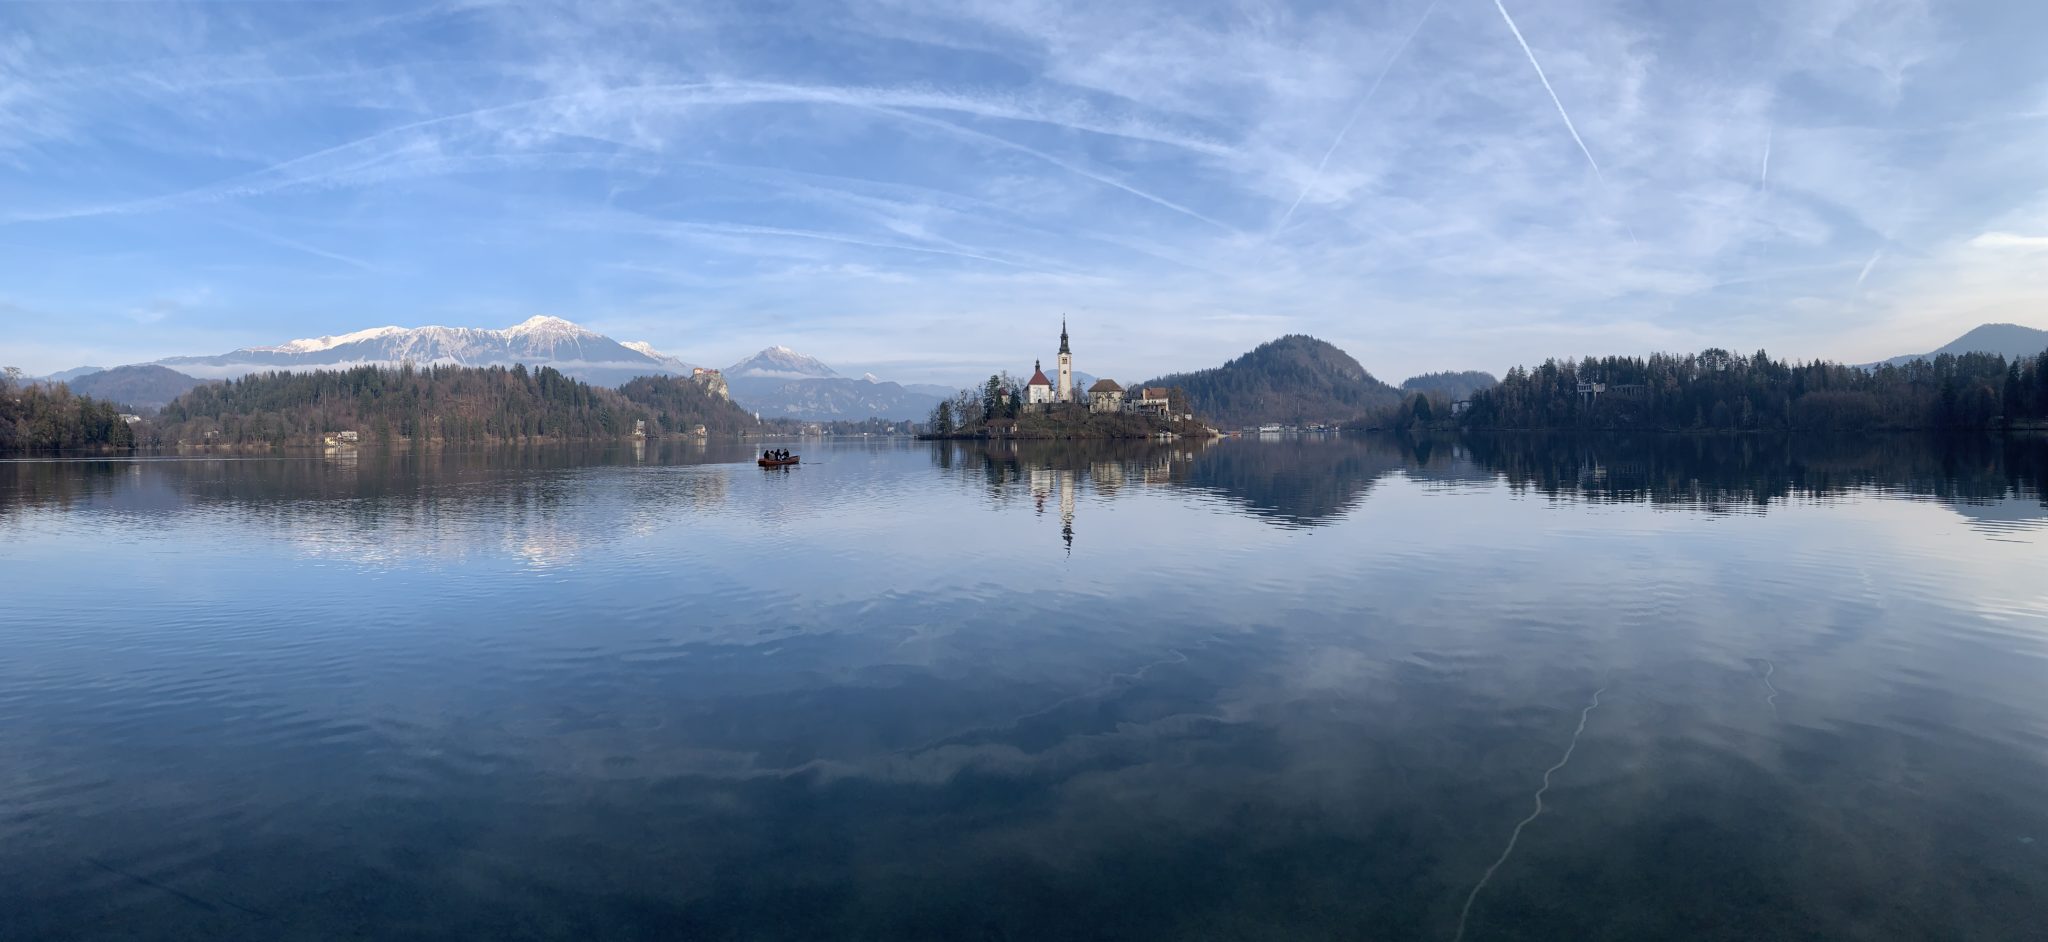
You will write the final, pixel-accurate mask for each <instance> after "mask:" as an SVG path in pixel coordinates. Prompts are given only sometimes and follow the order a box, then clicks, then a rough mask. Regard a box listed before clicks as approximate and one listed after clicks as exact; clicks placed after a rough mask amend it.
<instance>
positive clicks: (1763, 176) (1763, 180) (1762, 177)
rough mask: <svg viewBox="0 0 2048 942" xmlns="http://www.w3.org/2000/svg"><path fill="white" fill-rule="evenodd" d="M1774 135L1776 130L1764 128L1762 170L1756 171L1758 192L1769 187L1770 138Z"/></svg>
mask: <svg viewBox="0 0 2048 942" xmlns="http://www.w3.org/2000/svg"><path fill="white" fill-rule="evenodd" d="M1776 133H1777V129H1776V128H1766V129H1765V130H1764V165H1763V169H1762V170H1759V171H1757V175H1756V188H1757V189H1758V190H1768V189H1770V187H1771V138H1772V137H1773V136H1774V135H1775V134H1776Z"/></svg>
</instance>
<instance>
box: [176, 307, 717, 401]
mask: <svg viewBox="0 0 2048 942" xmlns="http://www.w3.org/2000/svg"><path fill="white" fill-rule="evenodd" d="M155 362H156V364H157V365H159V366H167V367H170V368H171V369H174V370H177V371H179V372H181V373H185V374H188V375H191V376H197V377H200V378H202V379H223V378H228V377H234V376H242V375H245V374H248V373H257V372H264V371H269V370H332V369H347V368H349V367H355V366H397V365H399V364H403V363H411V364H413V365H415V366H432V365H451V366H511V365H513V364H518V363H523V364H526V365H528V366H551V367H554V368H555V369H557V370H560V371H562V372H563V373H565V374H567V375H569V376H573V377H576V378H577V379H581V380H584V381H586V382H590V383H595V384H598V385H603V386H616V385H618V384H620V383H623V382H625V381H626V380H629V379H632V378H633V377H635V376H650V375H658V374H663V373H685V374H687V373H688V372H689V371H690V367H689V364H686V363H683V362H682V361H681V360H678V359H676V358H674V357H669V356H665V355H662V354H660V353H658V352H656V351H654V350H653V349H652V348H651V347H648V346H647V345H646V344H644V343H643V344H639V345H637V346H628V345H626V344H622V343H619V342H618V341H616V340H613V339H611V338H610V337H606V336H604V335H603V334H600V333H598V332H596V331H594V330H590V329H588V328H585V327H580V326H578V325H576V324H573V323H570V322H569V321H566V320H563V319H561V318H559V317H546V316H542V317H533V318H529V319H527V320H526V321H524V322H522V323H519V324H515V325H513V326H511V327H507V328H505V329H503V330H488V329H484V328H477V327H373V328H371V329H369V330H359V331H356V332H354V333H348V334H338V335H335V336H329V337H310V338H306V339H302V340H291V341H286V342H285V343H281V344H278V345H277V346H274V347H248V348H245V349H241V350H236V351H233V352H230V353H224V354H221V355H220V356H211V357H166V358H164V359H162V360H157V361H155Z"/></svg>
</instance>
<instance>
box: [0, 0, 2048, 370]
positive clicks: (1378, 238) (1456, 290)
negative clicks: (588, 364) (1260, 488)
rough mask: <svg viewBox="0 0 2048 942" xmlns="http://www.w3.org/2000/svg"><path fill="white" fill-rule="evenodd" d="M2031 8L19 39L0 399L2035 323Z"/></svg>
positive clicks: (1549, 344)
mask: <svg viewBox="0 0 2048 942" xmlns="http://www.w3.org/2000/svg"><path fill="white" fill-rule="evenodd" d="M2043 36H2048V4H2044V3H2041V2H2039V0H1995V2H1953V3H1938V4H1937V3H1924V2H1915V0H1812V2H1794V0H1754V2H1753V0H1728V2H1716V3H1667V2H1604V0H1543V2H1535V0H1499V2H1495V0H1390V2H1384V3H1379V2H1344V3H1329V4H1320V3H1310V4H1264V3H1223V4H1211V3H1202V2H1176V3H1162V4H1146V3H1136V2H1132V3H1099V2H1098V3H1072V4H1065V3H1055V2H1040V0H1002V2H992V0H965V2H945V3H929V4H927V3H920V2H915V0H853V2H848V3H834V4H812V3H774V2H732V3H716V4H704V5H699V6H688V5H671V4H652V5H640V4H635V3H626V2H603V0H598V2H582V3H565V4H559V5H550V4H498V3H487V2H459V3H449V4H438V5H422V4H402V5H392V6H379V5H365V4H355V3H341V2H334V3H326V2H320V3H279V2H260V3H233V2H205V3H193V4H177V3H140V4H113V5H104V4H87V3H77V4H66V3H10V4H0V360H4V361H6V362H7V363H8V364H9V365H19V366H22V367H24V368H26V369H28V370H29V372H30V373H32V374H33V373H42V372H50V371H55V370H59V369H65V368H69V367H74V366H78V365H82V364H88V363H89V364H95V365H113V364H117V363H126V362H138V361H143V360H148V359H154V358H156V357H161V356H167V355H176V354H214V353H222V352H226V351H228V350H231V349H234V348H238V347H245V346H256V345H266V344H274V343H279V342H282V341H284V340H288V339H292V338H297V337H310V336H320V335H326V334H337V333H343V332H347V331H353V330H358V329H363V328H368V327H375V326H382V325H386V324H396V325H400V326H418V325H426V324H440V325H447V326H471V327H504V326H509V325H512V324H515V323H518V322H520V321H522V320H525V319H526V318H528V317H531V316H533V315H536V314H550V315H555V316H559V317H565V318H568V319H570V320H573V321H576V322H578V323H581V324H584V325H586V326H588V327H591V328H592V329H595V330H598V331H600V332H603V333H605V334H607V335H610V336H612V337H614V338H616V339H620V340H645V341H649V342H651V343H653V344H654V346H655V347H657V348H659V349H661V350H662V351H664V352H666V353H669V354H672V355H675V356H679V357H681V358H683V359H685V360H689V361H692V362H700V363H711V364H721V363H729V362H733V361H736V360H738V359H740V358H741V357H743V356H745V355H747V354H748V353H750V352H752V351H754V350H757V349H760V348H762V347H764V346H768V345H770V344H785V345H788V346H791V347H794V348H796V349H798V350H802V351H804V352H807V353H811V354H813V355H816V356H819V357H821V358H823V359H825V360H826V361H827V362H829V363H831V364H833V365H834V366H835V367H837V368H839V369H840V371H841V372H843V373H848V374H849V375H859V374H860V373H861V372H863V371H873V372H875V373H877V374H879V375H882V376H884V377H885V378H889V379H897V380H901V381H904V382H951V381H962V380H966V379H970V378H972V377H974V376H985V375H987V374H988V373H989V372H992V371H994V370H997V369H1008V370H1011V371H1013V372H1020V373H1021V372H1028V370H1029V366H1030V361H1031V360H1032V359H1034V358H1038V359H1045V360H1047V361H1050V360H1051V359H1052V356H1053V353H1054V352H1055V350H1056V346H1057V334H1058V328H1059V320H1060V318H1061V316H1062V315H1064V316H1066V317H1067V318H1068V320H1069V322H1070V324H1071V326H1072V331H1073V337H1074V342H1073V343H1074V350H1075V359H1076V365H1077V368H1079V369H1083V370H1086V371H1088V372H1090V373H1094V374H1097V375H1108V376H1116V377H1119V378H1123V379H1125V380H1126V381H1135V380H1138V379H1141V378H1142V377H1143V376H1150V375H1154V374H1157V373H1161V372H1166V371H1171V370H1180V369H1193V368H1200V367H1204V366H1211V365H1215V364H1217V363H1221V362H1222V361H1224V360H1225V359H1228V358H1229V357H1231V356H1234V355H1236V354H1238V353H1241V352H1243V351H1244V350H1247V349H1249V348H1250V347H1252V346H1255V345H1256V344H1258V343H1260V342H1263V341H1265V340H1269V339H1272V338H1274V337H1276V336H1279V335H1281V334H1286V333H1308V334H1312V335H1315V336H1318V337H1321V338H1323V339H1326V340H1329V341H1331V342H1333V343H1336V344H1337V345H1338V346H1340V347H1342V348H1344V349H1345V350H1346V351H1348V352H1349V353H1351V354H1352V355H1353V356H1354V357H1356V358H1357V359H1358V360H1359V361H1360V362H1361V363H1363V364H1364V365H1365V366H1366V368H1367V369H1369V370H1371V371H1373V372H1374V373H1375V374H1377V375H1379V376H1381V377H1382V378H1386V379H1390V380H1394V381H1398V380H1399V379H1400V378H1401V377H1404V376H1407V375H1411V374H1414V373H1418V372H1422V371H1427V370H1443V369H1485V370H1490V371H1493V372H1495V373H1499V372H1502V371H1504V370H1505V369H1506V368H1507V367H1509V366H1511V365H1514V364H1516V363H1531V362H1536V361H1540V360H1541V359H1542V358H1543V357H1546V356H1579V355H1600V354H1610V353H1638V354H1640V353H1649V352H1653V351H1671V352H1678V351H1690V350H1697V349H1701V348H1704V347H1708V346H1722V347H1728V348H1732V349H1737V350H1742V351H1750V350H1755V349H1759V348H1762V349H1766V350H1768V351H1770V352H1771V353H1772V354H1773V355H1777V356H1786V357H1794V358H1802V359H1803V358H1816V357H1824V358H1828V359H1834V360H1841V361H1846V362H1861V361H1867V360H1873V359H1878V358H1881V357H1887V356H1892V355H1896V354H1902V353H1916V352H1923V351H1926V350H1929V349H1932V348H1934V347H1936V346H1939V345H1941V344H1942V343H1945V342H1947V341H1948V340H1950V339H1953V338H1954V337H1955V336H1957V335H1959V334H1961V333H1962V332H1963V331H1965V330H1967V329H1968V328H1969V327H1971V326H1974V325H1976V324H1979V323H1984V322H1993V321H2008V322H2016V323H2023V324H2029V325H2032V326H2037V327H2048V43H2044V41H2043V40H2042V38H2041V37H2043Z"/></svg>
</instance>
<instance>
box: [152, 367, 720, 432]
mask: <svg viewBox="0 0 2048 942" xmlns="http://www.w3.org/2000/svg"><path fill="white" fill-rule="evenodd" d="M636 421H646V422H647V424H648V428H647V432H648V434H649V435H651V436H662V435H678V434H688V433H690V432H691V431H692V429H693V427H694V426H697V425H703V426H705V428H706V430H707V432H709V433H710V434H712V435H731V434H734V433H737V432H741V431H744V430H749V429H752V428H755V427H756V426H757V425H758V423H757V422H756V421H755V420H754V417H753V416H751V415H748V414H747V413H746V412H744V411H742V410H741V409H740V408H739V407H738V406H735V405H733V404H732V403H731V402H728V401H726V400H724V399H722V398H719V397H717V396H715V395H713V394H711V393H710V392H708V391H707V390H705V389H704V387H702V386H700V385H698V384H697V383H695V382H693V381H691V380H688V379H683V378H680V377H650V378H646V379H641V380H635V381H633V382H631V383H628V384H627V385H626V386H625V388H623V389H620V390H611V389H603V388H598V387H593V386H591V385H589V384H587V383H584V382H581V381H578V380H574V379H570V378H568V377H567V376H564V375H562V374H561V373H559V372H556V371H555V370H554V369H552V368H549V367H542V368H540V369H536V370H528V369H526V368H525V367H523V366H514V367H512V368H510V369H507V368H505V367H498V366H493V367H459V366H437V367H428V368H424V369H414V368H411V367H401V368H399V369H385V368H380V367H358V368H356V369H351V370H340V371H320V372H304V373H263V374H256V375H251V376H247V377H244V378H242V379H238V380H232V381H229V382H224V383H213V384H208V385H205V386H200V387H198V388H196V389H193V390H192V391H191V392H188V393H186V394H185V395H183V396H180V397H179V398H177V399H175V400H173V401H172V402H171V403H170V404H169V405H166V406H165V407H164V408H163V411H162V412H161V413H160V414H159V415H158V417H157V420H156V422H155V423H153V426H154V427H153V428H152V429H151V431H152V433H153V434H154V436H155V437H156V438H157V439H158V440H160V441H161V442H162V443H163V444H167V445H168V444H180V443H182V444H223V445H311V444H318V443H319V442H320V441H321V439H322V438H323V437H324V436H325V435H326V434H327V433H330V432H339V431H354V432H356V433H358V434H359V435H360V436H361V438H362V441H363V443H364V444H373V443H377V442H388V441H396V440H406V441H412V442H450V443H461V442H520V441H537V440H576V439H583V440H603V439H618V438H624V437H626V436H628V435H630V434H632V432H633V427H634V423H635V422H636Z"/></svg>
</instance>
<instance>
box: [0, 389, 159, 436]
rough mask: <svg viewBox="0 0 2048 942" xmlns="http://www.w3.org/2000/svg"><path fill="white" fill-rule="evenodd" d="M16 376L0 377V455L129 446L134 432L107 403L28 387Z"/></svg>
mask: <svg viewBox="0 0 2048 942" xmlns="http://www.w3.org/2000/svg"><path fill="white" fill-rule="evenodd" d="M20 374H21V371H20V370H13V369H10V370H8V371H7V372H6V373H4V374H0V452H10V451H44V450H55V449H63V448H126V447H128V446H130V445H133V444H135V434H134V429H133V428H132V427H131V426H130V425H129V424H128V423H127V422H125V421H122V419H121V411H120V409H119V407H117V406H115V405H114V404H113V403H111V402H106V401H104V400H99V399H94V398H92V397H91V396H79V395H75V394H73V393H72V392H71V390H70V389H68V388H66V387H65V386H64V384H62V383H31V382H28V381H27V380H26V379H24V378H23V377H22V376H21V375H20Z"/></svg>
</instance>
